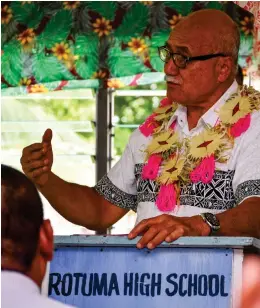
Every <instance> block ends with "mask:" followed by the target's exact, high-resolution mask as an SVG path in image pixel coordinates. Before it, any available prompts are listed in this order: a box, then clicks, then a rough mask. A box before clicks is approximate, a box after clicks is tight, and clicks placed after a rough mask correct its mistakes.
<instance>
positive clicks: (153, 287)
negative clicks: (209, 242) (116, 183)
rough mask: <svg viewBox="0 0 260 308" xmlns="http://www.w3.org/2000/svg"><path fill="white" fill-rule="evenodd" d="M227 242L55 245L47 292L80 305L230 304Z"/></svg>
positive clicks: (90, 307)
mask: <svg viewBox="0 0 260 308" xmlns="http://www.w3.org/2000/svg"><path fill="white" fill-rule="evenodd" d="M232 259H233V250H232V249H230V248H218V249H216V248H197V247H195V248H173V247H167V248H166V247H159V248H156V249H154V250H152V251H150V250H147V249H143V250H138V249H137V248H135V247H133V246H132V247H120V246H118V247H106V246H102V245H100V246H99V247H57V249H56V251H55V255H54V260H53V261H52V263H51V266H50V276H49V296H50V297H52V298H54V299H57V300H59V301H61V302H64V303H67V304H70V305H74V306H76V307H79V308H83V307H84V308H85V307H87V308H99V307H106V308H110V307H111V308H117V307H120V308H122V307H123V308H130V307H131V308H132V307H135V308H139V307H140V308H141V307H142V308H144V307H149V308H153V307H196V308H208V307H211V308H213V307H222V308H228V307H230V306H231V287H232V281H231V280H232Z"/></svg>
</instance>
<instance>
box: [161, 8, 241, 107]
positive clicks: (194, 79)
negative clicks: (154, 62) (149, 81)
mask: <svg viewBox="0 0 260 308" xmlns="http://www.w3.org/2000/svg"><path fill="white" fill-rule="evenodd" d="M239 44H240V35H239V29H238V27H237V25H236V24H235V22H234V21H233V20H232V19H231V18H230V17H229V16H228V15H227V14H226V13H224V12H221V11H219V10H213V9H205V10H200V11H196V12H194V13H192V14H190V15H189V16H187V17H184V18H182V19H181V20H180V21H179V23H178V24H177V25H176V26H175V28H174V29H173V30H172V32H171V34H170V37H169V39H168V41H167V45H166V47H167V48H168V49H169V50H170V51H171V52H173V53H178V54H181V55H183V56H185V57H198V56H210V57H207V59H204V60H194V61H187V62H186V65H184V66H183V67H180V66H178V65H176V61H173V59H172V58H170V59H169V60H168V61H167V63H165V67H164V71H165V73H166V81H167V97H168V98H169V99H170V100H171V101H174V102H178V103H180V104H182V105H184V106H192V105H193V106H200V105H202V104H205V102H207V103H211V102H212V104H214V103H215V102H216V100H217V99H218V98H219V97H220V96H221V95H222V94H223V93H224V92H225V91H226V90H227V89H228V88H229V87H230V85H231V84H232V83H233V81H234V79H235V76H236V71H237V60H238V50H239Z"/></svg>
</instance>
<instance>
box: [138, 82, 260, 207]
mask: <svg viewBox="0 0 260 308" xmlns="http://www.w3.org/2000/svg"><path fill="white" fill-rule="evenodd" d="M177 107H178V105H177V104H175V103H172V102H170V101H169V100H168V99H167V98H166V99H164V100H162V101H161V103H160V106H159V107H158V108H157V109H155V111H154V113H153V114H152V115H151V116H150V117H148V119H147V120H146V121H145V123H144V124H142V125H141V126H140V127H139V129H140V131H141V133H142V134H143V135H144V136H146V137H148V136H152V140H151V142H150V144H149V145H148V146H147V148H146V150H145V154H146V158H145V161H146V164H145V166H144V168H143V171H142V178H143V179H144V180H152V181H155V182H156V183H157V184H158V186H159V187H160V188H159V193H158V196H157V199H156V205H157V207H158V209H159V210H160V211H162V212H168V211H172V210H174V209H175V208H176V206H178V205H179V196H180V187H181V185H185V184H188V183H190V182H192V183H197V182H199V181H201V182H202V183H204V184H207V183H210V182H211V180H212V178H213V176H214V172H215V170H216V163H220V164H224V163H226V162H227V160H228V159H229V152H230V150H231V149H232V148H233V146H234V141H235V138H237V137H239V136H240V135H242V134H243V133H244V132H246V131H247V129H248V128H249V127H250V121H251V114H252V113H253V112H254V111H256V110H259V109H260V92H258V91H256V90H254V89H253V88H252V87H249V88H248V87H247V86H243V87H241V88H240V89H239V90H238V92H237V93H235V94H233V95H231V97H230V98H229V99H228V100H227V101H226V103H225V104H224V105H223V106H222V107H221V108H220V110H219V112H218V116H219V118H218V121H217V123H216V125H215V126H214V127H208V128H205V129H204V130H203V131H202V132H200V133H199V134H198V135H196V136H194V137H192V138H190V139H189V138H184V139H181V138H179V135H178V132H177V131H176V130H175V122H173V123H174V125H173V124H171V125H170V126H169V121H170V120H171V119H172V118H173V116H174V113H175V111H176V109H177Z"/></svg>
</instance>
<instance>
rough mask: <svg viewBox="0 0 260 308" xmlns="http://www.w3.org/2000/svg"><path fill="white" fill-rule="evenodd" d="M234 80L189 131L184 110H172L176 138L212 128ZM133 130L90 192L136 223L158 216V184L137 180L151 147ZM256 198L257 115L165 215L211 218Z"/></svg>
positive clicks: (259, 162) (259, 163) (259, 169)
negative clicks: (205, 179)
mask: <svg viewBox="0 0 260 308" xmlns="http://www.w3.org/2000/svg"><path fill="white" fill-rule="evenodd" d="M237 88H238V85H237V82H236V81H234V82H233V84H232V85H231V86H230V88H229V89H228V90H227V91H226V92H225V93H224V94H223V95H222V97H221V98H220V99H219V100H218V101H217V102H216V103H215V104H214V105H213V106H212V107H211V108H210V109H209V110H208V111H207V112H206V113H205V114H204V115H203V116H202V117H201V118H200V120H199V121H198V124H197V126H196V127H195V128H193V129H191V130H189V126H188V122H187V115H186V107H183V106H181V105H178V108H177V110H176V112H175V114H174V115H173V117H172V118H171V119H170V121H169V124H168V126H170V124H171V123H172V122H173V121H176V125H175V130H176V131H177V132H178V134H179V136H180V138H191V137H193V136H195V135H198V134H199V133H200V132H201V131H202V130H203V129H205V127H207V125H210V126H215V124H216V122H217V121H218V114H217V111H218V110H219V109H220V107H221V106H223V104H225V102H226V100H227V99H228V98H229V97H230V95H231V94H233V93H234V92H236V91H237ZM151 138H152V137H151V136H149V137H145V136H144V135H143V134H142V133H141V132H140V130H139V129H136V130H135V131H134V132H133V133H132V135H131V136H130V139H129V142H128V144H127V146H126V149H125V151H124V153H123V155H122V157H121V159H120V160H119V161H118V163H117V164H116V165H115V166H114V167H113V168H112V169H111V170H110V171H109V172H108V174H107V175H105V176H104V177H103V178H102V179H101V180H100V181H99V182H98V183H97V184H96V186H95V189H96V190H97V192H99V194H101V195H102V196H103V197H104V198H105V199H107V200H108V201H110V202H111V203H113V204H115V205H117V206H119V207H122V208H126V209H132V210H134V211H136V212H137V220H136V223H138V222H140V221H141V220H143V219H145V218H151V217H155V216H158V215H161V214H163V212H161V211H160V210H159V209H158V208H157V206H156V204H155V200H156V196H157V194H158V191H159V187H158V184H157V183H156V182H155V181H152V180H144V179H142V177H141V174H142V168H143V166H144V159H145V153H144V150H145V149H146V148H147V146H148V144H149V143H150V142H151ZM252 196H257V197H260V112H259V111H254V112H253V113H252V114H251V124H250V127H249V129H248V130H247V131H246V132H244V133H243V134H242V135H241V136H239V137H237V138H235V144H234V147H233V149H232V150H231V152H230V156H229V159H228V161H227V163H217V162H216V170H215V173H214V177H213V179H212V181H211V182H210V183H208V184H204V183H202V182H198V183H190V184H186V185H182V186H181V192H180V205H179V206H177V207H175V209H174V210H173V211H171V212H166V213H167V214H171V215H175V216H179V217H183V216H186V217H187V216H194V215H198V214H200V213H203V212H211V213H214V214H217V213H220V212H223V211H226V210H228V209H231V208H233V207H235V206H236V205H238V204H239V203H241V202H242V201H243V200H245V199H246V198H250V197H252Z"/></svg>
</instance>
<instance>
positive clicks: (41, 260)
mask: <svg viewBox="0 0 260 308" xmlns="http://www.w3.org/2000/svg"><path fill="white" fill-rule="evenodd" d="M1 215H2V217H1V221H2V223H1V232H2V233H1V246H2V247H1V248H2V252H1V265H2V271H1V282H2V286H1V306H2V307H3V308H17V307H26V308H30V307H31V308H36V307H37V308H43V307H44V308H45V307H49V308H65V307H72V306H67V305H64V304H62V303H59V302H57V301H54V300H52V299H50V298H48V297H47V296H43V295H41V294H40V288H41V285H42V281H43V278H44V275H45V271H46V265H47V262H48V261H50V260H51V259H52V254H53V232H52V227H51V225H50V221H49V220H43V206H42V202H41V199H40V196H39V193H38V191H37V189H36V188H35V186H34V185H33V183H32V182H31V181H30V180H29V179H27V178H26V176H25V175H24V174H22V173H21V172H20V171H17V170H15V169H13V168H11V167H9V166H5V165H1Z"/></svg>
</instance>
